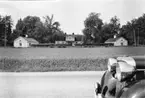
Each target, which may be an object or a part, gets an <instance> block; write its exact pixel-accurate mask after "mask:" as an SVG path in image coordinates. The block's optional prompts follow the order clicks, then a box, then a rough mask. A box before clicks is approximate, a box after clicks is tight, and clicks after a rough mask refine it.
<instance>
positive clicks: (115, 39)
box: [105, 37, 124, 43]
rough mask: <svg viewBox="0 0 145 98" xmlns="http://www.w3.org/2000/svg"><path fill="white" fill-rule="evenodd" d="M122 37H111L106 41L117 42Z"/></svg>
mask: <svg viewBox="0 0 145 98" xmlns="http://www.w3.org/2000/svg"><path fill="white" fill-rule="evenodd" d="M120 38H123V37H119V38H109V39H108V40H106V41H105V43H113V42H116V41H117V40H118V39H120ZM123 39H124V38H123Z"/></svg>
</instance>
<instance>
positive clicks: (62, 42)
mask: <svg viewBox="0 0 145 98" xmlns="http://www.w3.org/2000/svg"><path fill="white" fill-rule="evenodd" d="M55 44H67V42H66V41H55Z"/></svg>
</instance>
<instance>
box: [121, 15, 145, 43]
mask: <svg viewBox="0 0 145 98" xmlns="http://www.w3.org/2000/svg"><path fill="white" fill-rule="evenodd" d="M119 35H120V36H123V37H125V38H126V39H127V40H128V42H129V44H130V45H133V44H134V45H144V44H145V14H143V15H142V16H140V17H138V18H136V19H132V20H131V21H130V22H128V23H127V24H126V25H123V26H122V28H121V31H120V34H119Z"/></svg>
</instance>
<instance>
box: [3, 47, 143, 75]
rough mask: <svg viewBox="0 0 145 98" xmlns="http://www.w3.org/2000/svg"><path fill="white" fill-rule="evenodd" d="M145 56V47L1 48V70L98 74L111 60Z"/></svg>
mask: <svg viewBox="0 0 145 98" xmlns="http://www.w3.org/2000/svg"><path fill="white" fill-rule="evenodd" d="M124 55H129V56H137V55H141V56H142V55H145V47H108V48H106V47H97V48H0V71H2V72H3V71H4V72H5V71H7V72H47V71H92V70H93V71H96V70H105V69H106V68H107V66H106V64H107V58H108V57H116V56H124Z"/></svg>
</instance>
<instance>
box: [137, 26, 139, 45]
mask: <svg viewBox="0 0 145 98" xmlns="http://www.w3.org/2000/svg"><path fill="white" fill-rule="evenodd" d="M137 39H138V46H139V28H138V38H137Z"/></svg>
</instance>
